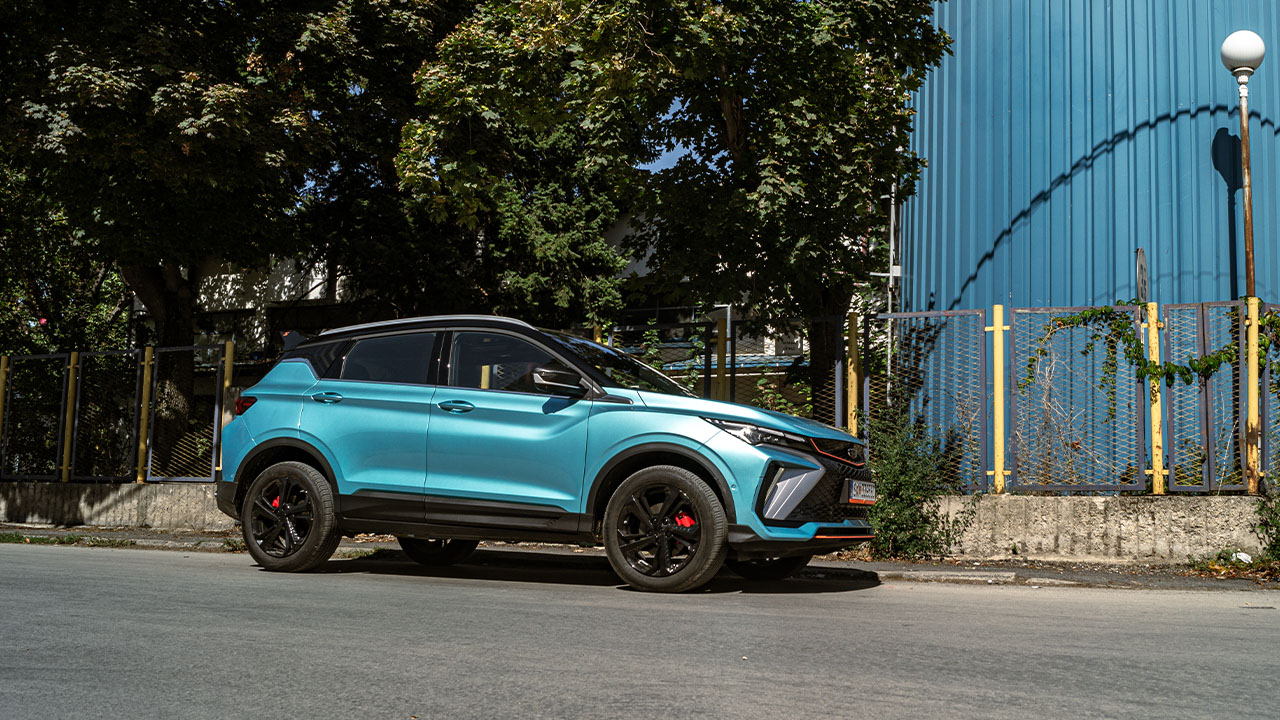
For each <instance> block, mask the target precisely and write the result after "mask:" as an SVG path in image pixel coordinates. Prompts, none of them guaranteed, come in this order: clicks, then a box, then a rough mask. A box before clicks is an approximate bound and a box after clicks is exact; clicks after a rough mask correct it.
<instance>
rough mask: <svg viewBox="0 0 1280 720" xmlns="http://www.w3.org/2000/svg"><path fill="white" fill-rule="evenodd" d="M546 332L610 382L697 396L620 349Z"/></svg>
mask: <svg viewBox="0 0 1280 720" xmlns="http://www.w3.org/2000/svg"><path fill="white" fill-rule="evenodd" d="M544 332H546V333H547V335H549V336H550V337H551V338H552V339H553V340H556V341H557V342H559V343H560V345H561V346H562V347H564V348H565V349H566V350H568V351H569V352H571V353H573V354H574V355H577V356H578V357H579V358H581V359H583V360H585V361H587V362H588V363H590V364H591V366H592V367H594V368H595V369H597V370H599V371H600V372H601V373H602V374H603V375H604V376H605V377H607V378H609V383H610V384H613V385H616V386H618V387H624V388H630V389H632V390H648V391H650V392H659V393H665V394H667V395H685V396H688V397H696V396H695V395H694V394H693V393H691V392H689V391H688V390H686V389H685V388H683V387H681V386H680V385H679V384H678V383H676V381H675V380H672V379H671V378H669V377H667V376H666V375H663V374H662V373H660V372H658V371H657V370H654V369H653V368H651V367H649V366H648V365H645V364H644V363H642V362H640V361H639V360H637V359H635V358H633V357H631V356H630V355H627V354H626V353H622V352H618V351H617V350H614V349H613V348H610V347H605V346H604V345H600V344H599V343H593V342H591V341H590V340H584V339H582V338H579V337H574V336H573V335H566V334H565V333H558V332H550V331H544Z"/></svg>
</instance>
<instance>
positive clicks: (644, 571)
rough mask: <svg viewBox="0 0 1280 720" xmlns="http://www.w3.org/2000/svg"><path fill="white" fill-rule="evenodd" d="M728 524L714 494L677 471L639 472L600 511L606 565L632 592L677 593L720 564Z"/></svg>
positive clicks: (664, 468)
mask: <svg viewBox="0 0 1280 720" xmlns="http://www.w3.org/2000/svg"><path fill="white" fill-rule="evenodd" d="M727 532H728V525H727V521H726V519H725V513H724V508H723V507H722V506H721V504H720V500H719V498H717V497H716V495H715V492H714V491H712V489H711V488H710V487H709V486H708V485H707V483H706V482H704V481H703V480H702V479H701V478H699V477H698V476H697V475H694V474H693V473H691V472H689V471H688V470H685V469H683V468H679V467H674V466H670V465H662V466H656V467H651V468H645V469H644V470H640V471H639V472H637V473H635V474H634V475H632V476H631V477H629V478H627V479H626V480H625V481H623V483H622V484H621V485H620V486H618V489H617V490H616V491H614V494H613V496H612V497H611V498H610V499H609V505H608V507H607V508H606V510H605V521H604V536H605V537H604V541H605V550H606V552H607V554H608V556H609V562H610V564H611V565H613V569H614V571H615V572H617V573H618V575H619V576H620V577H621V578H622V579H623V580H625V581H626V582H627V583H628V584H630V585H631V586H632V587H635V588H637V589H640V590H653V591H659V592H682V591H684V590H690V589H693V588H696V587H699V586H701V585H703V584H704V583H706V582H707V581H708V580H710V579H711V577H712V576H713V575H715V574H716V571H718V570H719V569H720V566H721V565H722V564H723V563H724V556H725V552H726V544H725V536H726V534H727Z"/></svg>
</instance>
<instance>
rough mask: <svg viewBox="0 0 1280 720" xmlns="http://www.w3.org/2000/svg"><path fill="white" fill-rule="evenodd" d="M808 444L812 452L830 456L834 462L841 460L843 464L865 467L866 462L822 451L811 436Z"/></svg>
mask: <svg viewBox="0 0 1280 720" xmlns="http://www.w3.org/2000/svg"><path fill="white" fill-rule="evenodd" d="M809 444H810V445H812V446H813V450H814V452H816V453H818V454H819V455H826V456H827V457H829V458H831V459H832V460H835V461H836V462H842V463H844V464H845V465H852V466H854V467H856V468H865V467H866V466H867V464H866V463H856V462H854V461H852V460H850V459H849V458H842V457H840V456H839V455H832V454H831V453H829V452H823V451H822V448H820V447H818V442H817V441H816V440H814V439H813V438H809Z"/></svg>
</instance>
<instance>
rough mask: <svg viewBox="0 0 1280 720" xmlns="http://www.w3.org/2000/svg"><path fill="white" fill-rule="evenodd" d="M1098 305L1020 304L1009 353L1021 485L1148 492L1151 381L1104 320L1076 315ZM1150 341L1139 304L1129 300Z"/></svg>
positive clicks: (1012, 444) (1012, 441)
mask: <svg viewBox="0 0 1280 720" xmlns="http://www.w3.org/2000/svg"><path fill="white" fill-rule="evenodd" d="M1090 310H1097V309H1096V308H1087V307H1058V308H1014V309H1013V310H1012V313H1011V318H1010V331H1011V336H1012V340H1013V342H1012V343H1011V345H1012V347H1011V353H1010V358H1009V368H1008V371H1009V382H1008V389H1007V392H1008V393H1009V396H1010V402H1009V404H1008V407H1009V416H1010V422H1009V427H1010V436H1009V448H1010V455H1011V458H1012V461H1013V463H1012V468H1011V470H1012V472H1011V474H1010V483H1011V487H1012V488H1013V489H1017V490H1030V491H1037V490H1039V491H1052V492H1064V491H1073V492H1081V491H1083V492H1098V491H1139V492H1141V491H1143V490H1145V489H1146V485H1147V476H1146V469H1147V454H1146V432H1147V431H1146V425H1147V423H1146V417H1147V413H1148V400H1147V392H1146V389H1145V387H1144V385H1145V383H1142V382H1139V380H1138V376H1137V370H1136V369H1135V368H1134V367H1133V365H1132V364H1131V363H1129V362H1128V361H1127V360H1126V359H1125V358H1124V356H1123V348H1122V347H1121V346H1120V345H1119V342H1120V340H1119V339H1118V338H1116V337H1114V336H1113V335H1112V334H1111V333H1110V330H1109V328H1108V327H1106V326H1105V323H1101V324H1078V323H1074V322H1071V321H1070V320H1068V318H1079V317H1080V316H1081V313H1084V312H1086V311H1090ZM1111 311H1112V312H1113V313H1120V314H1121V315H1122V316H1127V319H1128V321H1129V322H1131V323H1132V329H1133V334H1134V336H1136V337H1137V338H1139V339H1140V340H1139V342H1142V340H1141V338H1143V333H1142V328H1141V325H1142V320H1141V309H1140V308H1139V307H1137V306H1129V305H1121V306H1115V307H1112V308H1111Z"/></svg>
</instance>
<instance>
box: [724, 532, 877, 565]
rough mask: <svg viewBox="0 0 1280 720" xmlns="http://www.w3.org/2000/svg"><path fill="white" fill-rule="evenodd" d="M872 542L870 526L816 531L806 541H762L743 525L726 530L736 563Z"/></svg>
mask: <svg viewBox="0 0 1280 720" xmlns="http://www.w3.org/2000/svg"><path fill="white" fill-rule="evenodd" d="M874 538H875V532H873V531H872V530H871V527H870V526H867V527H858V526H851V525H836V526H832V527H820V528H818V529H817V531H816V532H815V533H814V534H813V537H812V538H811V539H808V540H780V539H772V538H762V537H760V535H759V534H757V533H756V531H755V530H752V529H751V528H750V527H748V526H746V525H730V526H729V549H730V550H731V551H732V552H733V555H734V556H735V557H737V558H738V559H739V560H756V559H763V558H782V557H793V556H796V555H821V554H823V553H829V552H835V551H837V550H843V549H844V548H847V547H849V546H851V545H857V544H859V543H862V542H866V541H867V540H872V539H874Z"/></svg>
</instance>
